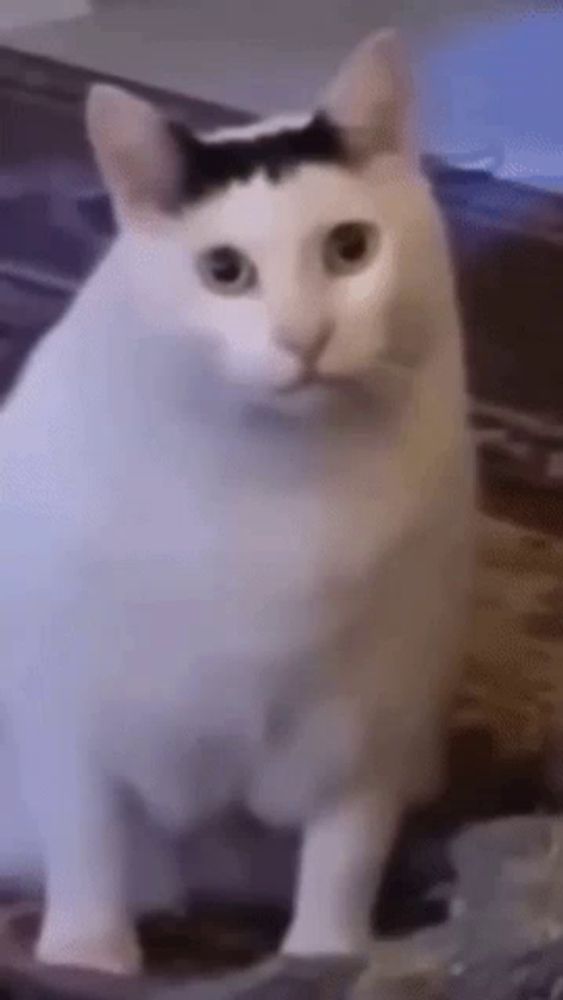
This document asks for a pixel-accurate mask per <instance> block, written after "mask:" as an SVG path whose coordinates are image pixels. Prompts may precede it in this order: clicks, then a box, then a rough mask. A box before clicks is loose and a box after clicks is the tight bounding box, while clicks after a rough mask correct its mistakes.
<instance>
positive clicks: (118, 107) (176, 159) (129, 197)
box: [86, 84, 181, 224]
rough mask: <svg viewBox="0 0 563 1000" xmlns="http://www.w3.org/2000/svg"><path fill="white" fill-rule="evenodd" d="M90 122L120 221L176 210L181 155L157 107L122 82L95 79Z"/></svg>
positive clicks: (89, 130)
mask: <svg viewBox="0 0 563 1000" xmlns="http://www.w3.org/2000/svg"><path fill="white" fill-rule="evenodd" d="M86 122H87V129H88V136H89V138H90V142H91V144H92V146H93V148H94V152H95V155H96V160H97V162H98V166H99V168H100V170H101V172H102V175H103V177H104V180H105V182H106V184H107V187H108V189H109V191H110V194H111V196H112V199H113V202H114V205H115V208H116V212H117V215H118V217H119V218H120V220H121V221H123V222H124V223H126V224H127V223H135V222H136V221H142V220H143V219H146V218H147V216H148V217H150V216H153V215H154V213H155V212H170V211H172V210H173V209H174V207H175V205H176V204H177V202H178V197H179V191H180V180H181V178H180V169H181V164H180V156H179V152H178V149H177V147H176V144H175V142H174V137H173V134H172V132H171V131H170V129H169V126H168V124H167V122H166V120H165V119H164V118H163V117H162V116H161V115H160V114H159V112H158V111H157V110H156V108H154V107H153V106H152V105H151V104H148V103H147V102H146V101H143V100H141V99H140V98H138V97H135V96H133V95H132V94H129V93H128V92H127V91H125V90H121V89H120V88H119V87H113V86H110V85H108V84H94V86H93V87H92V88H91V90H90V94H89V97H88V102H87V107H86Z"/></svg>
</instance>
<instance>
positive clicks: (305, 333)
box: [276, 323, 332, 368]
mask: <svg viewBox="0 0 563 1000" xmlns="http://www.w3.org/2000/svg"><path fill="white" fill-rule="evenodd" d="M331 337H332V325H331V324H330V323H322V324H320V325H319V326H317V327H315V328H314V329H313V330H303V329H302V328H297V327H295V328H290V327H283V328H281V329H280V330H278V332H277V334H276V341H277V342H278V344H279V345H280V347H283V348H284V350H286V351H287V352H288V354H292V355H293V356H294V357H296V358H298V359H299V361H302V362H303V364H304V365H305V367H306V368H314V367H315V365H316V363H317V361H318V360H319V358H320V356H321V354H322V353H323V351H324V350H325V348H326V346H327V344H328V343H329V341H330V339H331Z"/></svg>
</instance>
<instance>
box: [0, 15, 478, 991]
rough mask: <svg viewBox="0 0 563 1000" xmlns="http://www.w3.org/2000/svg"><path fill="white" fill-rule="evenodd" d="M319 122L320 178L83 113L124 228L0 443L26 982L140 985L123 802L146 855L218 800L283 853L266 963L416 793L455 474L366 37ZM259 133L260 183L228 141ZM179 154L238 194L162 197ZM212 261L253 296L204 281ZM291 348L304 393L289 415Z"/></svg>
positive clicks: (306, 163)
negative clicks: (135, 976) (106, 979)
mask: <svg viewBox="0 0 563 1000" xmlns="http://www.w3.org/2000/svg"><path fill="white" fill-rule="evenodd" d="M320 108H321V112H322V115H323V116H324V117H323V118H322V121H324V122H325V123H327V122H328V123H330V128H331V129H332V130H333V135H334V136H336V139H337V141H336V144H335V145H334V147H333V153H334V155H332V156H331V155H329V154H330V148H332V147H330V143H329V146H327V147H326V149H325V153H326V155H308V153H309V154H310V153H311V148H312V147H311V143H310V142H309V140H307V142H305V143H302V142H301V140H300V139H298V140H295V133H296V132H299V130H300V129H302V128H304V127H307V121H308V120H307V119H306V118H303V119H300V120H298V119H295V120H293V121H291V122H289V123H288V122H266V123H261V124H259V125H257V126H252V127H248V128H246V129H239V130H235V131H231V132H228V133H222V134H220V135H215V136H210V137H207V138H203V139H199V140H195V139H193V138H191V137H186V134H185V132H182V133H181V135H180V133H179V132H178V129H177V128H176V127H175V128H173V129H172V128H170V127H169V126H168V125H167V124H166V123H165V122H164V121H163V120H161V118H160V116H159V115H158V114H157V113H156V112H155V111H153V110H152V109H151V108H150V107H148V106H147V105H145V104H144V103H142V102H140V101H138V100H137V99H135V98H133V97H129V96H128V95H125V94H123V93H121V92H119V91H115V90H113V89H111V88H106V87H99V88H96V89H95V91H94V92H93V94H92V96H91V98H90V104H89V128H90V134H91V137H92V140H93V143H94V146H95V149H96V152H97V156H98V160H99V162H100V165H101V168H102V171H103V172H104V174H105V177H106V180H107V183H108V185H109V188H110V190H111V192H112V195H113V198H114V203H115V207H116V211H117V215H118V218H119V220H120V225H121V234H120V236H119V238H118V239H117V241H116V243H115V245H114V246H113V248H112V249H111V250H110V252H109V254H108V256H107V257H106V259H105V260H103V261H102V263H101V264H100V266H99V267H98V269H97V270H96V272H95V273H94V274H93V276H92V277H91V278H90V280H89V281H88V282H87V283H86V285H85V287H84V288H83V290H82V291H81V293H80V294H79V295H78V297H77V299H76V301H75V302H74V304H73V305H72V307H71V308H70V310H69V311H68V313H67V315H66V316H65V317H64V318H63V320H62V321H61V322H60V323H59V324H58V325H57V327H56V328H55V329H54V330H52V332H51V333H50V335H49V336H48V337H47V338H46V339H45V340H44V342H43V343H42V345H41V347H40V348H39V349H38V350H37V352H36V353H35V355H34V357H33V358H32V360H31V362H30V364H29V365H28V367H27V370H26V372H25V374H24V376H23V378H22V379H21V382H20V384H19V386H18V388H17V391H16V392H15V394H14V395H13V397H12V398H11V400H10V401H9V403H8V405H7V407H6V410H5V412H4V413H3V415H2V421H1V426H0V474H1V490H2V496H1V501H2V502H1V509H0V536H1V539H2V542H1V544H2V560H1V565H0V596H1V604H0V635H1V653H0V655H1V664H2V666H1V674H0V684H1V688H0V698H1V710H2V724H3V726H4V738H5V743H6V753H8V752H9V753H11V754H12V755H14V756H17V759H18V766H19V773H20V777H21V804H20V807H18V808H19V813H21V817H22V819H21V822H22V825H25V823H26V816H27V817H28V819H29V824H30V825H29V828H28V830H27V831H24V830H23V829H20V830H19V831H18V832H17V833H14V831H13V830H12V831H10V830H9V829H7V827H8V826H9V824H8V823H7V821H6V819H5V816H6V813H5V812H4V811H3V816H2V820H1V821H0V831H1V832H2V834H3V835H4V840H5V843H4V844H2V841H1V837H0V863H1V864H3V867H4V869H5V873H6V874H9V875H12V876H13V875H17V874H18V873H19V871H20V869H21V870H22V871H23V869H24V868H25V867H26V865H27V867H29V866H33V864H34V863H37V861H40V862H41V864H42V865H43V866H44V870H45V878H46V890H47V895H46V913H45V919H44V923H43V929H42V934H41V938H40V942H39V955H40V956H41V957H42V958H43V959H44V960H45V961H47V962H52V963H53V962H65V963H69V964H76V965H90V966H95V967H98V968H102V969H110V970H114V971H126V970H130V969H132V968H135V967H136V966H137V963H138V950H137V943H136V939H135V936H134V934H133V930H132V926H131V902H130V900H129V898H128V893H127V890H126V886H125V875H124V871H125V867H126V865H125V862H124V856H125V855H127V856H129V854H130V852H131V850H132V840H131V837H132V835H133V833H134V831H132V830H131V829H130V827H131V824H130V823H129V822H126V821H125V817H126V812H125V810H124V803H125V802H126V801H128V800H130V799H131V796H132V800H131V801H133V800H134V801H136V802H137V803H141V804H142V807H143V809H144V810H145V812H146V816H147V817H148V819H149V821H150V822H151V823H152V824H154V825H155V827H156V828H157V827H162V828H163V829H164V830H173V831H180V832H182V831H184V830H186V829H188V828H190V827H192V826H194V825H195V824H197V823H199V822H200V821H202V820H204V819H207V818H208V817H211V816H214V815H216V814H217V813H218V812H220V811H221V810H222V809H223V807H226V806H229V805H230V804H231V803H232V802H241V803H243V804H244V805H245V806H247V807H248V808H249V809H250V810H252V811H253V812H254V813H255V814H256V815H258V816H259V817H260V818H262V819H263V820H266V821H267V822H269V823H272V824H283V825H291V826H297V827H299V828H301V829H302V830H303V847H302V855H301V864H300V872H299V878H298V885H297V887H296V895H295V911H294V917H293V922H292V924H291V927H290V930H289V933H288V935H287V938H286V940H285V942H284V948H285V950H286V951H287V952H289V953H298V954H311V953H328V952H355V951H358V950H360V949H362V948H364V947H365V945H366V943H367V941H368V939H369V912H370V908H371V904H372V902H373V896H374V894H375V891H376V887H377V884H378V882H379V879H380V875H381V871H382V868H383V866H384V863H385V860H386V857H387V854H388V850H389V846H390V844H391V841H392V839H393V836H394V834H395V831H396V828H397V824H398V822H399V820H400V817H401V815H402V813H403V811H404V809H405V807H406V806H407V805H409V804H410V803H413V802H416V801H417V800H420V799H421V798H424V797H425V796H426V795H428V794H430V793H431V792H432V790H433V789H434V787H435V784H436V781H437V780H438V776H439V760H440V743H441V734H442V716H443V712H444V710H445V708H446V706H447V703H448V699H449V697H450V693H451V689H452V686H453V685H454V683H455V679H456V660H457V654H458V651H459V649H458V646H459V628H460V625H461V624H462V621H463V616H464V603H465V597H466V590H467V578H468V566H469V558H468V556H469V552H470V548H471V542H470V537H471V530H470V520H471V507H472V483H473V470H472V456H471V450H470V447H469V445H468V439H467V431H466V426H465V397H464V373H463V363H462V352H461V345H460V336H459V329H458V317H457V308H456V301H455V294H454V289H453V283H452V277H451V273H450V264H449V259H448V252H447V247H446V241H445V238H444V234H443V231H442V225H441V222H440V219H439V215H438V212H437V210H436V208H435V206H434V203H433V199H432V197H431V193H430V191H429V188H428V185H427V182H426V181H425V180H424V179H423V177H422V174H421V172H420V169H419V166H418V162H417V158H416V155H415V151H414V143H413V137H412V132H411V128H410V122H409V117H410V111H411V108H410V93H409V84H408V74H407V72H406V70H405V68H404V65H403V62H402V57H401V54H400V52H399V47H398V43H397V41H396V39H395V38H394V36H392V35H390V34H383V35H378V36H376V37H375V38H372V39H370V40H368V41H367V42H366V43H365V44H364V45H363V46H361V47H360V49H359V50H358V51H357V52H356V53H355V54H354V55H353V56H352V58H351V59H350V61H349V62H348V63H347V64H346V65H345V67H344V68H343V70H342V71H341V73H340V74H339V76H338V77H337V79H336V80H335V82H334V83H333V85H332V86H331V87H330V88H329V90H328V92H327V93H326V95H325V96H324V98H323V99H322V101H321V102H320ZM287 129H289V130H293V133H292V134H293V138H291V139H290V142H289V146H290V147H291V148H290V149H289V153H288V148H289V147H288V145H287V143H286V142H285V140H284V142H283V143H281V144H280V143H278V145H277V146H276V145H275V144H274V146H272V144H266V145H267V147H268V150H269V152H268V156H269V157H270V161H271V156H272V155H273V154H272V149H274V153H275V152H276V150H278V152H279V150H280V149H281V152H282V154H283V156H285V161H284V164H285V165H284V168H283V169H278V170H277V171H274V172H272V170H271V169H269V168H268V169H267V168H266V166H265V165H264V163H263V162H262V163H261V162H260V156H261V155H262V154H260V155H256V149H255V150H254V151H253V150H252V138H253V137H259V136H261V135H264V134H267V135H275V134H277V133H278V132H279V131H280V130H287ZM325 138H326V136H325ZM194 143H195V144H197V143H199V144H200V145H201V143H209V144H211V143H215V144H216V149H215V152H217V150H220V145H221V143H223V144H224V143H227V144H229V143H230V144H231V149H230V154H229V155H231V154H232V153H233V146H232V144H233V143H235V145H236V144H238V145H237V147H236V148H237V155H236V157H235V161H236V164H237V170H238V171H239V174H238V176H237V177H236V178H235V179H234V180H229V175H228V169H227V168H226V167H225V163H226V162H227V161H228V157H227V159H226V160H224V161H223V165H222V166H221V165H220V164H219V162H218V160H217V157H215V159H214V160H213V157H212V158H211V159H212V160H213V162H214V163H215V165H216V168H217V170H218V172H219V175H220V182H218V181H217V179H216V178H215V181H214V183H213V184H212V185H210V186H206V184H205V179H204V178H202V177H200V178H199V183H198V184H195V183H194V184H192V185H190V183H189V182H186V178H188V179H189V172H190V156H191V155H192V152H190V150H192V149H193V144H194ZM314 145H315V144H314V143H313V147H314ZM329 147H330V148H329ZM263 148H265V147H264V144H263ZM241 149H242V154H241ZM295 150H298V151H299V150H301V154H299V152H298V153H297V155H294V153H295ZM200 153H201V148H200ZM313 153H314V149H313ZM240 155H245V156H247V162H246V164H245V165H244V166H243V167H241V161H240ZM276 155H277V154H276ZM193 156H194V163H195V157H196V153H193ZM288 156H289V159H290V160H291V157H293V160H291V162H290V163H288ZM237 157H238V159H237ZM252 157H254V161H253V162H250V161H251V160H252ZM270 161H269V162H270ZM204 162H206V157H205V155H202V156H201V155H200V157H199V160H198V163H199V164H200V165H201V163H204ZM208 162H209V160H208ZM270 165H271V164H270ZM241 169H242V170H243V173H244V176H241V175H240V170H241ZM194 171H195V166H194ZM221 171H223V173H221ZM358 220H359V221H367V222H369V223H370V224H371V225H373V226H375V227H377V232H378V234H379V236H378V239H379V246H378V248H377V250H376V252H375V254H374V255H373V257H372V258H371V259H370V260H369V262H368V263H367V264H366V266H365V267H363V268H360V269H359V270H357V271H355V272H354V273H353V274H349V275H346V276H342V275H340V276H338V277H334V276H333V275H329V274H327V273H326V270H325V269H324V268H323V264H322V252H321V247H322V241H323V239H324V234H325V233H326V232H327V231H328V230H329V229H330V228H331V227H333V226H335V225H338V224H340V223H342V222H347V221H358ZM218 244H219V245H222V244H229V245H234V246H235V247H240V248H243V249H244V251H245V253H246V254H248V255H249V256H250V257H251V258H252V260H253V261H254V263H255V266H256V268H257V269H258V273H259V285H258V287H254V288H253V289H251V290H249V291H248V292H245V293H244V294H240V295H236V296H235V295H230V296H225V295H219V294H217V293H216V292H214V291H211V290H209V288H207V287H206V286H205V285H204V283H203V282H202V280H201V279H200V277H199V274H198V271H197V269H196V267H195V263H194V262H195V257H196V255H197V253H198V252H199V251H200V250H202V249H204V248H207V247H210V246H214V245H218ZM321 333H322V343H321V339H320V338H321ZM311 352H312V353H311ZM313 354H314V355H315V358H314V362H313V365H314V367H316V371H317V372H318V373H320V375H322V376H323V377H325V378H326V379H327V381H326V382H325V383H324V384H321V383H319V384H310V385H305V386H304V387H302V388H301V389H295V388H294V384H295V380H296V379H298V378H299V376H300V373H301V372H302V371H303V367H304V365H305V362H306V363H307V365H308V366H309V365H310V364H311V358H312V355H313ZM14 811H15V810H14ZM127 815H129V813H127ZM32 831H34V832H32ZM10 837H11V842H12V844H13V845H14V851H13V852H12V854H10V851H9V843H10ZM26 845H28V849H27V850H24V848H26ZM24 855H25V858H24ZM34 855H36V857H34ZM143 864H144V865H145V866H146V860H145V861H144V862H143ZM142 874H143V873H142V872H138V875H137V878H138V879H140V878H141V877H142Z"/></svg>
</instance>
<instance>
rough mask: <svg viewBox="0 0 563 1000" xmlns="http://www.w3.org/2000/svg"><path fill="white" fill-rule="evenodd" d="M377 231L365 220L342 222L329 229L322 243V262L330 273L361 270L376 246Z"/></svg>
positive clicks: (349, 272) (339, 273)
mask: <svg viewBox="0 0 563 1000" xmlns="http://www.w3.org/2000/svg"><path fill="white" fill-rule="evenodd" d="M377 242H378V240H377V231H376V229H375V227H374V226H370V225H369V224H368V223H365V222H342V223H340V225H338V226H335V227H334V229H331V231H330V233H329V234H328V236H327V237H326V240H325V244H324V263H325V267H326V269H327V271H328V272H329V273H330V274H334V275H341V274H353V273H354V271H359V270H361V268H362V267H364V266H365V265H366V264H367V263H368V261H369V260H371V257H372V256H373V253H374V251H375V249H376V248H377Z"/></svg>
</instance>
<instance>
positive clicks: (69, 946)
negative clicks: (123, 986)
mask: <svg viewBox="0 0 563 1000" xmlns="http://www.w3.org/2000/svg"><path fill="white" fill-rule="evenodd" d="M36 954H37V958H38V959H39V961H40V962H43V963H44V964H45V965H59V966H71V967H73V968H80V969H89V970H91V971H94V972H104V973H109V974H111V975H114V976H134V975H136V974H138V973H140V972H141V970H142V965H143V960H142V953H141V948H140V945H139V942H138V940H137V937H136V935H135V933H134V932H133V931H132V930H129V929H127V930H125V929H124V930H122V931H120V932H119V933H117V934H116V933H113V934H104V935H97V936H95V937H94V936H88V937H86V936H82V935H79V934H77V936H75V937H71V936H69V935H68V934H67V933H65V934H64V935H63V934H57V933H54V932H48V933H47V934H42V935H41V938H40V940H39V944H38V945H37V949H36Z"/></svg>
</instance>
